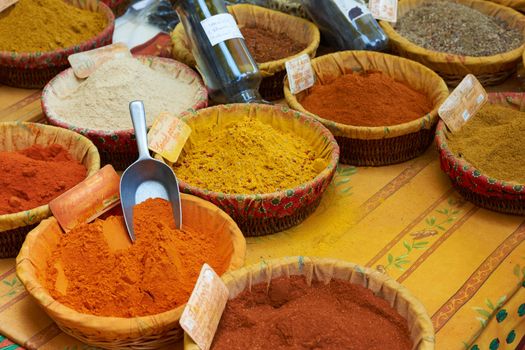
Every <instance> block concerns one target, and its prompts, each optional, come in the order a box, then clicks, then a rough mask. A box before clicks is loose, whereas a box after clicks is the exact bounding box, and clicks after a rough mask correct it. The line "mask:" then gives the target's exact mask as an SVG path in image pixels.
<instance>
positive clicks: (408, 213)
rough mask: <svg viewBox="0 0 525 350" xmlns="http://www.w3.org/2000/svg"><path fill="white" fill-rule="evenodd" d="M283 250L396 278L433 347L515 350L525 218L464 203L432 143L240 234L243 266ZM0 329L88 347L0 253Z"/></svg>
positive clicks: (13, 111) (353, 175)
mask: <svg viewBox="0 0 525 350" xmlns="http://www.w3.org/2000/svg"><path fill="white" fill-rule="evenodd" d="M0 90H1V87H0ZM35 94H36V92H30V91H28V92H27V93H26V95H27V96H26V97H24V98H25V100H21V101H22V102H18V103H19V104H20V105H19V106H9V105H6V104H5V103H4V101H3V99H4V97H5V96H0V112H3V113H0V120H1V119H5V120H7V119H18V118H19V117H20V116H22V117H23V118H22V119H26V118H25V117H27V119H30V120H38V119H39V118H40V116H41V115H40V111H39V109H38V105H37V98H38V97H36V99H35V96H37V95H35ZM0 95H1V94H0ZM24 101H25V102H24ZM18 107H20V108H18ZM24 110H27V113H26V112H24ZM33 110H34V111H33ZM20 113H22V114H20ZM288 255H305V256H325V257H334V258H341V259H346V260H349V261H352V262H356V263H359V264H363V265H366V266H370V267H374V268H377V269H379V270H381V271H384V272H385V273H387V274H389V275H390V276H392V277H394V278H395V279H397V280H398V281H399V282H401V283H403V284H404V285H405V286H406V287H408V288H409V289H410V290H411V291H412V292H413V293H414V294H415V295H416V296H417V297H418V298H419V299H420V300H421V301H422V302H423V304H424V305H425V306H426V308H427V310H428V313H429V314H430V316H431V318H432V321H433V323H434V327H435V329H436V333H437V335H436V345H437V346H436V349H438V350H462V349H467V348H468V349H489V350H495V349H502V350H506V349H509V350H511V349H512V350H514V349H515V348H516V346H517V344H518V342H519V340H520V339H521V338H522V337H523V336H524V335H525V217H520V216H509V215H503V214H498V213H493V212H490V211H487V210H484V209H480V208H478V207H476V206H474V205H472V204H471V203H469V202H465V201H464V200H463V199H462V198H461V197H460V196H459V195H458V194H457V193H456V192H455V191H454V190H453V189H452V188H451V185H450V183H449V180H448V178H447V177H446V176H445V175H444V174H443V173H442V172H441V171H440V169H439V161H438V158H437V152H436V151H435V149H434V147H432V148H431V149H429V150H428V151H427V152H426V153H425V154H424V155H423V156H421V157H419V158H417V159H415V160H412V161H409V162H406V163H403V164H398V165H394V166H388V167H380V168H354V167H349V166H341V167H340V168H339V169H338V171H337V175H336V178H335V180H334V182H333V183H332V185H331V186H330V187H329V189H328V192H327V193H326V194H325V196H324V198H323V200H322V202H321V205H320V207H319V208H318V209H317V211H316V212H315V213H314V214H313V215H312V216H311V217H310V218H308V219H307V220H306V221H305V222H304V223H303V224H301V225H299V226H297V227H295V228H293V229H291V230H288V231H285V232H282V233H279V234H275V235H272V236H267V237H260V238H250V239H248V257H247V263H248V264H251V263H264V261H265V260H266V259H270V258H273V257H280V256H288ZM0 334H2V335H5V336H7V337H9V338H10V339H12V340H13V341H15V342H17V343H19V344H21V345H22V346H25V347H26V348H29V349H37V348H38V349H63V350H73V349H75V350H80V349H90V347H88V346H86V345H83V344H81V343H79V342H78V341H76V340H74V339H72V338H70V337H68V336H66V335H65V334H63V333H61V331H60V330H59V329H58V328H57V327H56V325H55V324H54V323H53V322H52V321H51V320H50V319H49V318H48V317H47V316H46V315H45V314H44V313H43V311H42V310H40V309H39V308H38V307H37V306H36V305H35V303H34V302H33V301H32V300H31V299H30V297H29V296H28V295H27V293H26V292H25V290H24V287H23V286H22V285H21V284H20V282H19V281H18V279H17V277H16V274H15V267H14V260H13V259H6V260H0ZM171 348H173V347H171ZM176 348H179V347H176Z"/></svg>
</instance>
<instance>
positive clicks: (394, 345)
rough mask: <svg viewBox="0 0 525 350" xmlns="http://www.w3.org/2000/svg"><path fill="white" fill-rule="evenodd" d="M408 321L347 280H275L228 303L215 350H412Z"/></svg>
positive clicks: (282, 278) (387, 305)
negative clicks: (323, 281) (321, 281)
mask: <svg viewBox="0 0 525 350" xmlns="http://www.w3.org/2000/svg"><path fill="white" fill-rule="evenodd" d="M411 348H412V341H411V340H410V335H409V330H408V326H407V322H406V320H405V319H404V318H403V317H402V316H401V315H399V314H398V313H397V311H395V310H394V309H393V308H392V307H390V305H389V304H388V302H386V301H385V300H383V299H381V298H378V297H376V296H374V294H373V293H372V291H370V290H369V289H366V288H364V287H362V286H359V285H355V284H351V283H349V282H346V281H342V280H332V281H331V282H330V283H329V284H328V285H324V284H323V283H320V282H313V283H312V286H311V287H309V286H308V285H307V284H306V281H305V279H304V277H300V276H294V277H292V278H284V277H281V278H278V279H275V280H272V283H271V285H270V289H269V291H267V286H266V283H263V284H258V285H255V286H254V287H252V291H251V292H249V291H245V292H243V293H241V294H240V295H239V296H238V297H236V298H235V299H233V300H230V301H228V304H227V305H226V309H225V311H224V314H223V315H222V318H221V322H220V324H219V328H218V330H217V334H216V335H215V339H214V342H213V344H212V347H211V349H212V350H226V349H228V350H241V349H243V350H245V349H260V350H265V349H268V350H280V349H283V350H284V349H287V350H290V349H291V350H306V349H333V350H336V349H337V350H340V349H346V350H375V349H377V350H385V349H388V350H402V349H403V350H410V349H411Z"/></svg>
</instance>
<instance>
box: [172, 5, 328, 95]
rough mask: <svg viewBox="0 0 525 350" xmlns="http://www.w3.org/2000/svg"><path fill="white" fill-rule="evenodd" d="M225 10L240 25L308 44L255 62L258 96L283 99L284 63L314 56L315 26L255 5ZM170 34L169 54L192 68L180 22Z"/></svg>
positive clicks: (316, 41)
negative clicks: (258, 74)
mask: <svg viewBox="0 0 525 350" xmlns="http://www.w3.org/2000/svg"><path fill="white" fill-rule="evenodd" d="M228 10H229V11H230V12H231V13H232V15H233V16H234V17H235V19H236V21H237V23H238V24H239V26H240V27H259V28H264V29H266V30H269V31H271V32H275V33H286V34H287V35H289V36H290V37H291V38H292V39H293V40H295V41H297V42H299V43H304V44H307V45H308V46H307V47H306V48H305V49H304V50H303V51H301V52H299V53H297V54H296V55H293V56H290V57H287V58H283V59H280V60H277V61H270V62H265V63H261V64H259V70H260V71H261V74H262V76H263V80H262V82H261V86H260V88H259V92H260V93H261V96H262V97H263V98H264V99H266V100H269V101H274V100H278V99H281V98H283V79H284V76H285V74H286V68H285V62H286V61H288V60H290V59H291V58H293V57H297V56H300V55H303V54H305V53H306V54H308V55H309V56H310V57H312V58H313V57H315V53H316V51H317V48H318V46H319V41H320V34H319V29H318V28H317V27H316V26H315V25H314V24H313V23H311V22H309V21H307V20H304V19H302V18H299V17H294V16H290V15H287V14H284V13H282V12H279V11H274V10H269V9H266V8H263V7H259V6H254V5H247V4H241V5H233V6H230V7H228ZM171 36H172V41H173V57H175V59H177V60H179V61H181V62H184V63H186V64H187V65H189V66H190V67H195V66H196V62H195V58H194V57H193V55H192V54H191V49H190V44H189V42H188V38H187V37H186V33H185V31H184V27H183V26H182V24H181V23H179V24H177V26H176V27H175V30H174V31H173V33H172V34H171Z"/></svg>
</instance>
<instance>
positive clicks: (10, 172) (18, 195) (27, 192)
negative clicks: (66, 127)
mask: <svg viewBox="0 0 525 350" xmlns="http://www.w3.org/2000/svg"><path fill="white" fill-rule="evenodd" d="M86 173H87V170H86V167H85V166H84V165H82V164H81V163H80V162H78V161H77V160H75V159H74V158H73V157H72V156H71V155H70V154H69V153H68V151H67V150H66V149H65V148H64V147H62V146H61V145H58V144H51V145H49V146H42V145H33V146H31V147H29V148H26V149H23V150H20V151H13V152H9V151H0V189H1V190H0V215H3V214H12V213H17V212H20V211H24V210H28V209H33V208H36V207H39V206H41V205H44V204H48V203H49V202H50V201H51V200H53V199H54V198H56V197H58V196H59V195H60V194H62V193H63V192H65V191H67V190H68V189H70V188H71V187H73V186H75V185H76V184H78V183H79V182H81V181H82V180H84V179H85V178H86Z"/></svg>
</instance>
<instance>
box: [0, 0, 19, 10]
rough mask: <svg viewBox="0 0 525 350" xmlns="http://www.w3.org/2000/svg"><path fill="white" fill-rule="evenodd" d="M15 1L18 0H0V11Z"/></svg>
mask: <svg viewBox="0 0 525 350" xmlns="http://www.w3.org/2000/svg"><path fill="white" fill-rule="evenodd" d="M17 2H18V0H0V12H2V11H3V10H5V9H6V8H8V7H10V6H11V5H14V4H16V3H17Z"/></svg>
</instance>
